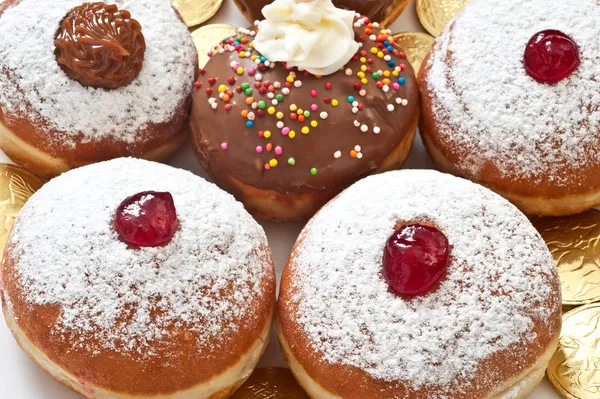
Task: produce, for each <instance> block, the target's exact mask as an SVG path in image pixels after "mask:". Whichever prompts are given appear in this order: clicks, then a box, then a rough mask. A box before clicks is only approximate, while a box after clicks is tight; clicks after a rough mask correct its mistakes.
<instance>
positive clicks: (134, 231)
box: [115, 191, 178, 247]
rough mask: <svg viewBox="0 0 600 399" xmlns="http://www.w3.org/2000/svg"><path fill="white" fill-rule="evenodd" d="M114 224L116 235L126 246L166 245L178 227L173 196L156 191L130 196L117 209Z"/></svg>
mask: <svg viewBox="0 0 600 399" xmlns="http://www.w3.org/2000/svg"><path fill="white" fill-rule="evenodd" d="M115 225H116V230H117V233H119V238H120V239H121V240H123V241H124V242H126V243H127V244H129V245H132V246H136V247H160V246H163V245H166V244H168V243H169V241H171V238H173V235H175V231H177V226H178V221H177V212H176V211H175V204H174V203H173V196H172V195H171V193H166V192H165V193H162V192H155V191H144V192H141V193H138V194H135V195H132V196H131V197H129V198H127V199H125V201H123V202H121V205H119V207H118V208H117V214H116V217H115Z"/></svg>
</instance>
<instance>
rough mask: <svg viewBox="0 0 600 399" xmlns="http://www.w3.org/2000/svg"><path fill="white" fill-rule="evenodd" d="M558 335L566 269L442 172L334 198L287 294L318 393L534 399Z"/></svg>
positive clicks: (296, 367) (514, 222)
mask: <svg viewBox="0 0 600 399" xmlns="http://www.w3.org/2000/svg"><path fill="white" fill-rule="evenodd" d="M560 328H561V293H560V281H559V278H558V273H557V271H556V265H555V264H554V261H553V259H552V256H551V254H550V252H549V251H548V249H547V247H546V245H545V244H544V241H543V240H542V238H541V237H540V235H539V234H538V233H537V231H536V230H535V228H534V227H533V226H532V225H531V223H530V222H529V221H528V219H527V218H526V217H525V216H524V215H523V214H522V213H521V212H520V211H519V210H518V209H517V208H516V207H514V206H513V205H512V204H510V203H509V202H508V201H506V200H505V199H504V198H502V197H500V196H499V195H497V194H495V193H493V192H492V191H490V190H488V189H486V188H484V187H482V186H479V185H476V184H474V183H472V182H470V181H468V180H464V179H461V178H458V177H454V176H452V175H449V174H443V173H440V172H436V171H432V170H404V171H392V172H387V173H384V174H380V175H375V176H370V177H367V178H365V179H363V180H361V181H359V182H358V183H355V184H354V185H352V186H351V187H350V188H348V189H347V190H345V191H344V192H342V193H341V194H340V195H339V196H338V197H336V198H335V199H334V200H332V201H331V202H330V203H328V204H327V205H326V206H325V207H323V209H321V210H320V211H319V212H318V213H317V214H316V215H315V216H314V217H313V218H312V219H311V220H310V222H309V223H308V224H307V225H306V227H305V228H304V229H303V230H302V232H301V234H300V236H299V238H298V240H297V242H296V244H295V245H294V247H293V250H292V253H291V255H290V257H289V260H288V263H287V265H286V268H285V270H284V272H283V275H282V279H281V288H280V292H279V302H278V337H279V342H280V345H281V349H282V351H283V354H284V358H285V359H286V361H287V364H288V365H289V366H290V368H291V370H292V372H293V373H294V375H295V376H296V378H297V379H298V381H299V382H300V384H301V385H302V386H303V388H304V389H305V390H306V392H307V393H308V394H309V396H310V397H312V398H323V399H324V398H328V399H329V398H347V399H350V398H357V399H358V398H373V399H379V398H381V399H383V398H386V399H387V398H411V399H432V398H455V399H467V398H479V399H491V398H494V399H500V398H503V399H507V398H511V399H520V398H526V397H527V395H528V394H529V393H530V392H531V391H533V390H534V388H535V386H536V385H537V384H538V383H539V382H540V381H541V379H542V378H543V376H544V371H545V369H546V366H547V364H548V361H549V360H550V357H551V356H552V354H553V353H554V351H555V350H556V348H557V345H558V340H559V334H560Z"/></svg>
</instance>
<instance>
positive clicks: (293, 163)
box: [288, 158, 296, 166]
mask: <svg viewBox="0 0 600 399" xmlns="http://www.w3.org/2000/svg"><path fill="white" fill-rule="evenodd" d="M288 165H291V166H294V165H296V160H295V159H294V158H289V159H288Z"/></svg>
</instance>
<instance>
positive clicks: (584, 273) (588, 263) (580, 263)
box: [531, 209, 600, 305]
mask: <svg viewBox="0 0 600 399" xmlns="http://www.w3.org/2000/svg"><path fill="white" fill-rule="evenodd" d="M531 222H532V223H533V225H534V226H535V227H536V228H537V229H538V231H539V232H540V234H541V235H542V237H543V238H544V241H546V245H548V249H550V252H551V253H552V256H553V257H554V260H555V261H556V264H557V265H558V274H559V276H560V281H561V283H562V297H563V299H562V301H563V302H562V303H563V305H584V304H587V303H592V302H598V301H600V211H597V210H595V209H592V210H589V211H587V212H584V213H580V214H578V215H573V216H561V217H552V218H549V217H547V218H533V219H532V220H531Z"/></svg>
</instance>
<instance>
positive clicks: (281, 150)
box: [275, 146, 283, 155]
mask: <svg viewBox="0 0 600 399" xmlns="http://www.w3.org/2000/svg"><path fill="white" fill-rule="evenodd" d="M281 154H283V148H281V147H280V146H277V147H275V155H281Z"/></svg>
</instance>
